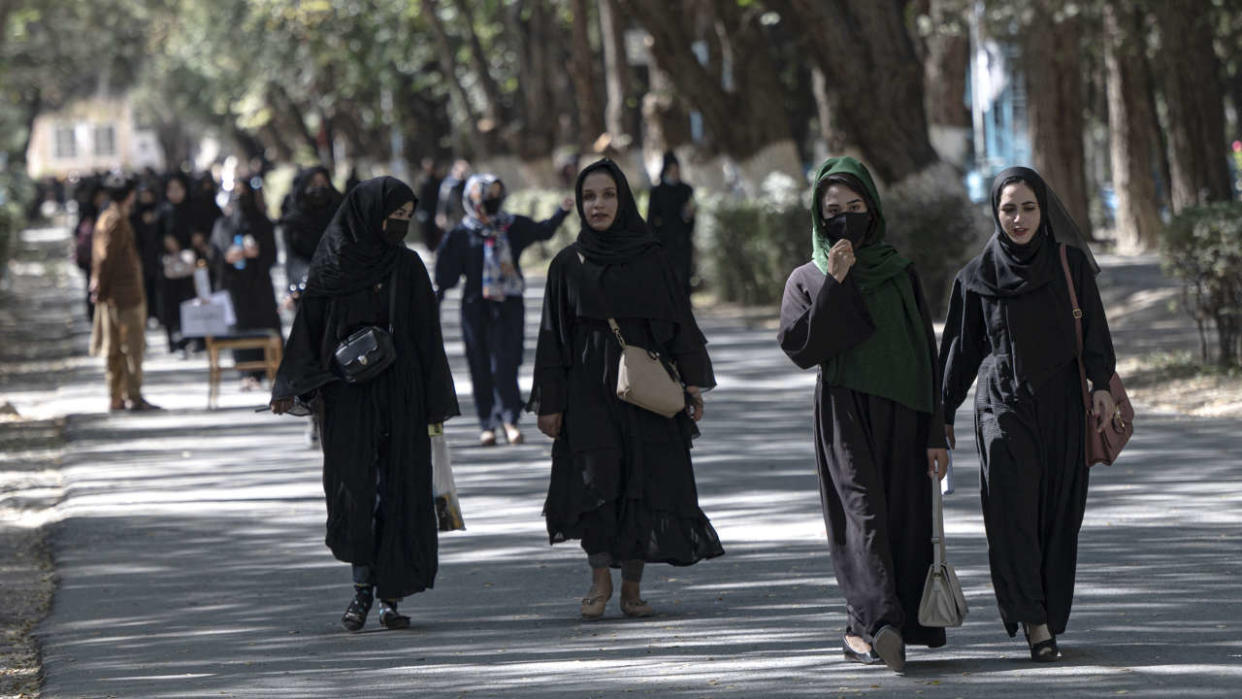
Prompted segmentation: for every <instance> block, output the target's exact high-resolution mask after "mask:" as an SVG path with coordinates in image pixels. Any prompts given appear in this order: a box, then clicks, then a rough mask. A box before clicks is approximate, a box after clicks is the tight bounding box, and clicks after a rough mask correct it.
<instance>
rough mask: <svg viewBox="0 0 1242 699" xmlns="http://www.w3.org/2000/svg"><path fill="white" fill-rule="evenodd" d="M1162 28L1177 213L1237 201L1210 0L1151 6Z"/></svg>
mask: <svg viewBox="0 0 1242 699" xmlns="http://www.w3.org/2000/svg"><path fill="white" fill-rule="evenodd" d="M1151 7H1152V10H1153V13H1154V14H1155V17H1156V20H1157V24H1158V26H1159V29H1160V54H1159V65H1160V66H1161V73H1162V77H1163V80H1162V83H1163V87H1164V99H1165V103H1166V105H1167V107H1168V124H1167V129H1166V131H1167V132H1168V135H1169V168H1170V170H1171V173H1170V174H1171V176H1172V180H1173V182H1172V184H1173V210H1174V211H1181V210H1182V209H1184V208H1186V207H1188V206H1196V205H1200V204H1204V203H1207V202H1209V201H1223V200H1228V199H1230V198H1231V197H1232V190H1231V187H1230V185H1229V166H1228V162H1227V160H1226V156H1225V144H1226V140H1225V117H1224V100H1223V97H1222V95H1221V86H1220V78H1221V69H1220V61H1219V60H1218V59H1217V58H1216V52H1215V51H1214V50H1213V48H1212V41H1213V32H1212V25H1211V20H1212V17H1213V16H1214V13H1213V8H1212V2H1211V0H1185V1H1184V2H1176V3H1175V2H1153V3H1151Z"/></svg>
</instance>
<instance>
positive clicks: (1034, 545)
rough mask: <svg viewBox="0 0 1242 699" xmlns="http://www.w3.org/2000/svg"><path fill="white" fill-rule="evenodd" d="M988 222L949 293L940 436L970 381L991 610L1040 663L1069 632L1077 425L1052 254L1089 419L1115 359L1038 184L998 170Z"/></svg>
mask: <svg viewBox="0 0 1242 699" xmlns="http://www.w3.org/2000/svg"><path fill="white" fill-rule="evenodd" d="M992 218H993V221H994V223H995V226H996V232H995V233H994V234H993V236H992V238H991V239H990V240H989V241H988V243H987V245H986V247H984V249H983V252H982V253H981V254H980V255H979V256H978V257H976V258H975V259H973V260H971V261H970V262H969V263H968V264H967V265H966V266H965V267H964V268H963V269H962V270H961V271H960V272H958V274H957V279H956V280H955V282H954V284H953V297H952V299H951V301H950V306H949V317H948V320H947V321H946V322H945V328H944V337H943V339H942V341H941V362H942V364H943V371H944V393H943V397H942V404H943V410H944V419H945V432H946V436H947V438H948V440H949V442H950V444H952V443H953V442H954V441H955V439H954V434H953V418H954V414H955V413H956V412H957V408H958V406H960V405H961V404H962V401H964V400H965V398H966V393H967V392H968V391H969V390H970V385H971V383H973V382H974V380H975V377H976V376H978V379H979V383H978V386H977V387H976V389H975V411H974V412H975V440H976V444H977V445H978V448H979V461H980V464H981V467H982V478H981V479H980V481H981V486H982V496H983V522H984V525H985V527H986V529H987V537H988V561H989V563H990V565H991V569H992V585H993V587H994V588H995V591H996V601H997V604H998V605H999V606H1000V612H1001V619H1002V620H1003V621H1004V623H1005V630H1006V631H1008V632H1009V635H1010V636H1013V635H1014V634H1015V633H1017V629H1018V625H1019V624H1021V625H1022V626H1023V630H1024V632H1025V634H1026V637H1027V642H1028V645H1029V646H1030V650H1031V659H1032V660H1035V661H1038V662H1050V661H1054V660H1056V659H1057V658H1058V657H1059V653H1058V650H1057V644H1056V636H1058V635H1060V634H1062V633H1064V632H1065V628H1066V625H1067V623H1068V621H1069V614H1070V605H1071V603H1072V601H1073V597H1074V571H1075V568H1076V566H1077V558H1078V530H1079V528H1080V527H1081V526H1082V518H1083V511H1084V510H1085V508H1086V503H1087V465H1086V461H1085V456H1084V443H1083V440H1084V438H1085V429H1086V427H1085V425H1086V415H1084V407H1083V404H1082V386H1081V382H1080V378H1079V374H1078V367H1077V362H1076V359H1075V356H1074V355H1075V343H1076V340H1075V329H1074V318H1073V315H1072V310H1071V309H1072V307H1071V305H1070V297H1069V289H1068V287H1067V286H1066V281H1065V274H1064V272H1063V271H1062V267H1061V260H1060V248H1061V246H1062V245H1065V246H1067V250H1066V252H1067V253H1068V261H1069V266H1070V270H1071V274H1072V276H1073V278H1074V286H1075V289H1076V291H1077V295H1078V299H1079V301H1080V303H1081V308H1082V313H1083V316H1082V326H1083V347H1084V349H1083V362H1084V364H1085V366H1086V369H1087V377H1088V378H1089V379H1090V381H1091V384H1092V388H1094V389H1096V390H1095V391H1094V393H1093V394H1092V395H1093V406H1092V408H1093V409H1092V412H1093V414H1094V415H1097V416H1099V415H1112V414H1113V405H1112V398H1111V396H1110V395H1109V393H1108V391H1107V388H1108V382H1109V379H1110V378H1111V377H1112V374H1113V369H1114V365H1115V364H1116V357H1115V355H1114V354H1113V343H1112V338H1111V336H1110V335H1109V332H1108V321H1107V319H1106V318H1105V317H1104V305H1103V303H1102V302H1101V300H1100V293H1099V290H1098V288H1097V287H1096V284H1095V272H1096V267H1095V263H1094V261H1093V260H1092V258H1091V253H1090V251H1089V250H1088V249H1087V247H1086V244H1085V243H1084V242H1083V240H1082V236H1081V234H1080V233H1079V232H1078V229H1077V227H1076V226H1075V225H1074V223H1073V220H1072V219H1070V218H1069V216H1068V215H1067V214H1066V213H1065V210H1064V207H1062V206H1061V203H1060V201H1059V200H1058V199H1057V197H1056V194H1055V193H1053V192H1052V190H1050V189H1049V188H1048V186H1047V185H1046V184H1045V183H1044V181H1043V179H1042V178H1041V177H1040V176H1039V175H1038V174H1037V173H1036V172H1035V171H1034V170H1031V169H1028V168H1010V169H1008V170H1005V171H1004V172H1002V173H1000V175H998V176H997V177H996V180H995V182H994V184H993V185H992ZM1094 423H1095V426H1096V427H1097V428H1098V426H1099V420H1098V419H1096V420H1095V421H1094Z"/></svg>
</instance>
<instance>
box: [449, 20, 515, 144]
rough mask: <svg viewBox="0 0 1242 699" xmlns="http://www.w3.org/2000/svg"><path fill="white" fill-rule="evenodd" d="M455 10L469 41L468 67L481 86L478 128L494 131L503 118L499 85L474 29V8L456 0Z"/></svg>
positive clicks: (483, 130) (487, 131)
mask: <svg viewBox="0 0 1242 699" xmlns="http://www.w3.org/2000/svg"><path fill="white" fill-rule="evenodd" d="M457 11H458V12H459V13H461V24H462V25H463V26H464V27H465V31H466V37H467V39H468V40H469V42H470V67H471V68H472V69H473V70H474V72H475V74H476V75H478V76H479V85H480V86H482V88H483V115H482V121H481V123H480V124H479V130H480V131H482V132H483V133H485V134H490V133H494V132H495V130H496V129H497V128H498V127H499V126H500V124H501V122H502V120H503V119H504V114H503V109H502V105H503V101H502V99H501V96H500V86H499V85H497V84H496V80H495V78H493V77H492V73H491V70H490V69H489V68H488V66H487V54H486V53H485V52H484V51H483V43H482V42H481V41H479V34H478V32H476V31H475V30H474V10H473V8H471V7H470V0H457Z"/></svg>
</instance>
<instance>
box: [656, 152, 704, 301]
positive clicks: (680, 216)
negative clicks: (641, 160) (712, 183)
mask: <svg viewBox="0 0 1242 699" xmlns="http://www.w3.org/2000/svg"><path fill="white" fill-rule="evenodd" d="M647 224H648V225H649V226H651V232H652V233H654V234H655V236H656V239H658V240H659V241H660V244H661V245H663V246H664V250H665V251H666V253H667V254H668V257H669V261H670V262H672V264H673V273H674V274H675V275H677V281H678V283H679V284H681V286H682V288H683V289H685V291H686V293H687V294H689V293H690V279H691V277H692V276H693V275H694V188H693V187H691V186H690V185H688V184H686V183H685V182H684V181H682V179H681V163H680V162H678V160H677V156H676V155H674V154H673V152H672V151H669V152H667V153H665V154H664V163H663V165H661V167H660V183H659V184H657V185H656V186H654V187H652V188H651V198H650V199H649V200H648V202H647Z"/></svg>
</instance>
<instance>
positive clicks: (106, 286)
mask: <svg viewBox="0 0 1242 699" xmlns="http://www.w3.org/2000/svg"><path fill="white" fill-rule="evenodd" d="M134 196H135V195H134V183H133V182H131V181H129V180H125V179H123V178H116V179H114V180H111V181H109V183H108V198H109V200H110V203H109V205H108V207H107V208H106V209H104V211H103V213H101V214H100V215H99V219H98V220H97V221H96V222H95V234H94V239H93V240H92V245H91V248H92V250H91V272H92V273H91V284H90V290H91V296H92V298H93V300H94V302H95V304H96V313H95V320H94V324H93V328H92V332H91V354H93V355H96V356H98V355H103V356H104V357H106V358H107V362H108V365H107V366H108V370H107V376H108V393H109V395H110V396H111V402H109V404H108V409H109V410H110V411H113V412H115V411H118V410H133V411H142V410H154V409H157V408H156V406H155V405H152V404H151V403H149V402H148V401H147V400H146V399H145V398H143V396H142V357H143V352H144V350H145V349H146V332H145V330H146V321H147V309H146V305H147V300H146V296H145V295H144V292H143V283H142V261H141V260H140V259H139V256H138V246H137V245H136V244H135V241H134V229H133V228H132V227H130V225H129V213H130V208H131V207H132V206H133V204H134Z"/></svg>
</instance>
